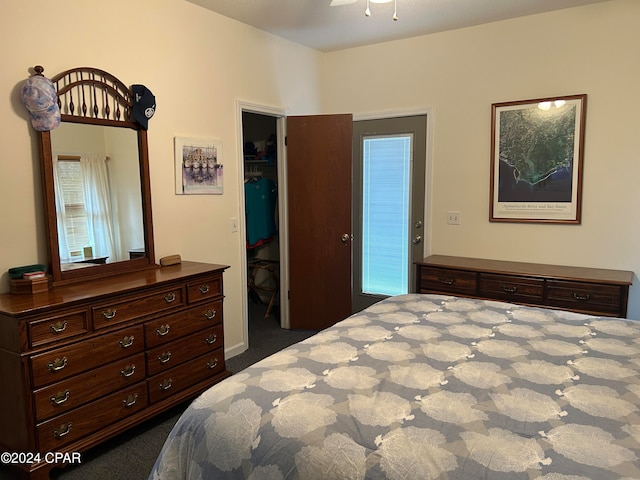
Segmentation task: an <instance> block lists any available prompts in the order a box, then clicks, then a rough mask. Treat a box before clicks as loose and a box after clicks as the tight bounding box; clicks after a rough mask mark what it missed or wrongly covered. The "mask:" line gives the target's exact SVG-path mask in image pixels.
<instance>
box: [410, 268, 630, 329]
mask: <svg viewBox="0 0 640 480" xmlns="http://www.w3.org/2000/svg"><path fill="white" fill-rule="evenodd" d="M416 266H417V272H416V292H418V293H441V294H451V295H457V296H462V297H473V298H483V299H489V300H504V301H507V302H513V303H521V304H526V305H537V306H544V307H550V308H559V309H562V310H571V311H575V312H581V313H587V314H591V315H601V316H611V317H622V318H624V317H626V316H627V300H628V297H629V286H630V285H631V283H632V281H633V272H629V271H624V270H605V269H599V268H583V267H567V266H560V265H542V264H536V263H520V262H504V261H499V260H484V259H479V258H465V257H450V256H445V255H431V256H429V257H427V258H425V259H424V260H422V261H421V262H416Z"/></svg>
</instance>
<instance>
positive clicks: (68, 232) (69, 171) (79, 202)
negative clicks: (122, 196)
mask: <svg viewBox="0 0 640 480" xmlns="http://www.w3.org/2000/svg"><path fill="white" fill-rule="evenodd" d="M57 170H58V172H57V173H58V180H59V181H60V184H59V185H60V193H61V196H62V206H63V212H62V225H63V226H64V233H65V237H66V243H67V248H66V249H67V254H68V255H69V256H70V257H71V258H73V257H79V256H82V255H83V252H84V250H83V249H84V247H87V246H89V244H90V239H89V228H88V224H87V210H86V207H85V198H84V182H83V179H82V170H81V168H80V157H78V158H77V159H76V158H69V159H62V158H59V159H58V168H57Z"/></svg>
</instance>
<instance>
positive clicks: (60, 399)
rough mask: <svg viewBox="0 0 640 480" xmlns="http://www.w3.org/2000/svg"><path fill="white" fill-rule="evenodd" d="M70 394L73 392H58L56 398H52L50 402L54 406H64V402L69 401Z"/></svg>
mask: <svg viewBox="0 0 640 480" xmlns="http://www.w3.org/2000/svg"><path fill="white" fill-rule="evenodd" d="M70 393H71V392H70V391H69V390H65V391H64V392H58V394H57V395H56V396H55V397H51V398H50V399H49V400H51V403H53V404H54V405H62V404H63V403H64V402H66V401H67V400H69V394H70Z"/></svg>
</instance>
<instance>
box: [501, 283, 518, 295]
mask: <svg viewBox="0 0 640 480" xmlns="http://www.w3.org/2000/svg"><path fill="white" fill-rule="evenodd" d="M502 291H503V292H505V293H516V292H517V291H518V287H516V286H515V285H514V286H513V287H507V286H506V285H503V286H502Z"/></svg>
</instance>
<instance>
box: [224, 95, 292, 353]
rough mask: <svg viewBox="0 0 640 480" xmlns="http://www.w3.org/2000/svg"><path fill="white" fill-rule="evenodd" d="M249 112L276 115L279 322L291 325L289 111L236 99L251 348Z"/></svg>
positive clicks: (245, 327) (245, 323)
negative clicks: (245, 134)
mask: <svg viewBox="0 0 640 480" xmlns="http://www.w3.org/2000/svg"><path fill="white" fill-rule="evenodd" d="M243 112H250V113H256V114H258V115H265V116H269V117H274V118H275V119H276V136H277V141H278V143H277V155H276V166H277V172H278V240H279V244H278V248H279V250H280V292H279V294H280V326H281V327H282V328H289V302H288V299H287V298H286V292H287V290H288V288H289V287H288V285H289V244H288V238H289V232H288V219H287V181H286V178H287V177H286V173H287V153H286V147H285V135H286V133H285V120H286V118H287V113H286V110H285V108H283V107H272V106H267V105H258V104H255V103H250V102H245V101H242V100H237V101H236V122H237V125H236V131H237V136H236V137H237V143H238V145H237V149H238V205H239V213H238V234H239V241H238V244H239V249H240V279H241V282H242V286H243V294H242V297H241V298H242V299H243V300H242V335H243V339H244V348H245V349H247V348H249V304H248V301H247V300H246V299H245V295H244V292H245V290H244V287H246V285H247V282H248V273H247V250H246V248H245V241H244V239H245V238H246V237H247V233H246V214H245V211H246V209H245V199H244V153H243V151H244V139H243V128H242V127H243V125H242V113H243Z"/></svg>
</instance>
